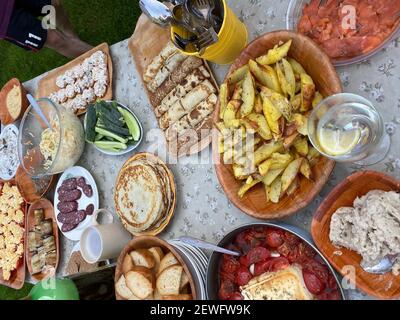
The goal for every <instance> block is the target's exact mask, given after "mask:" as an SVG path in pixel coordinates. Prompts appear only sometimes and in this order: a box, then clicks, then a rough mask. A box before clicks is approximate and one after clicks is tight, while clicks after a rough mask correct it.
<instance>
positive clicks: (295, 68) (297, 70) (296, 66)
mask: <svg viewBox="0 0 400 320" xmlns="http://www.w3.org/2000/svg"><path fill="white" fill-rule="evenodd" d="M288 61H289V63H290V65H291V66H292V69H293V72H294V73H295V74H297V75H301V74H302V73H307V72H306V70H304V68H303V66H302V65H301V64H300V63H298V62H297V61H296V60H295V59H293V58H288Z"/></svg>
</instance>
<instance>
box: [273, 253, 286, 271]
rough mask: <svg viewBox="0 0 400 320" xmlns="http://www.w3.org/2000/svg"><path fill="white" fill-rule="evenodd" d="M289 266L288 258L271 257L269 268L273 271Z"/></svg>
mask: <svg viewBox="0 0 400 320" xmlns="http://www.w3.org/2000/svg"><path fill="white" fill-rule="evenodd" d="M289 266H290V262H289V261H288V259H286V258H285V257H277V258H273V260H272V265H271V269H270V270H271V271H274V272H275V271H279V270H283V269H286V268H287V267H289Z"/></svg>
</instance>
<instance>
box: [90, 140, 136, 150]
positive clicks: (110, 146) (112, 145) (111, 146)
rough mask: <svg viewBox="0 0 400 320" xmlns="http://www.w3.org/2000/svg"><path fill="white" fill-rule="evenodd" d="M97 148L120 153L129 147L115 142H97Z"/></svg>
mask: <svg viewBox="0 0 400 320" xmlns="http://www.w3.org/2000/svg"><path fill="white" fill-rule="evenodd" d="M94 144H95V145H96V147H98V148H100V149H102V150H106V151H113V152H119V151H121V150H126V149H127V148H128V146H127V145H126V144H125V143H121V142H115V141H96V142H95V143H94Z"/></svg>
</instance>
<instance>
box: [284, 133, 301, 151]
mask: <svg viewBox="0 0 400 320" xmlns="http://www.w3.org/2000/svg"><path fill="white" fill-rule="evenodd" d="M299 135H300V134H299V133H298V132H295V133H293V134H292V135H290V136H287V137H285V139H284V140H283V147H284V148H285V150H289V149H290V148H291V147H292V146H293V144H294V142H295V140H296V139H297V138H298V137H299Z"/></svg>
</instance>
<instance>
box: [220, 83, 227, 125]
mask: <svg viewBox="0 0 400 320" xmlns="http://www.w3.org/2000/svg"><path fill="white" fill-rule="evenodd" d="M228 91H229V89H228V84H226V83H223V84H222V85H221V88H220V90H219V108H220V109H219V117H220V119H223V118H224V112H225V109H226V106H227V105H228V95H229V92H228Z"/></svg>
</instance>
